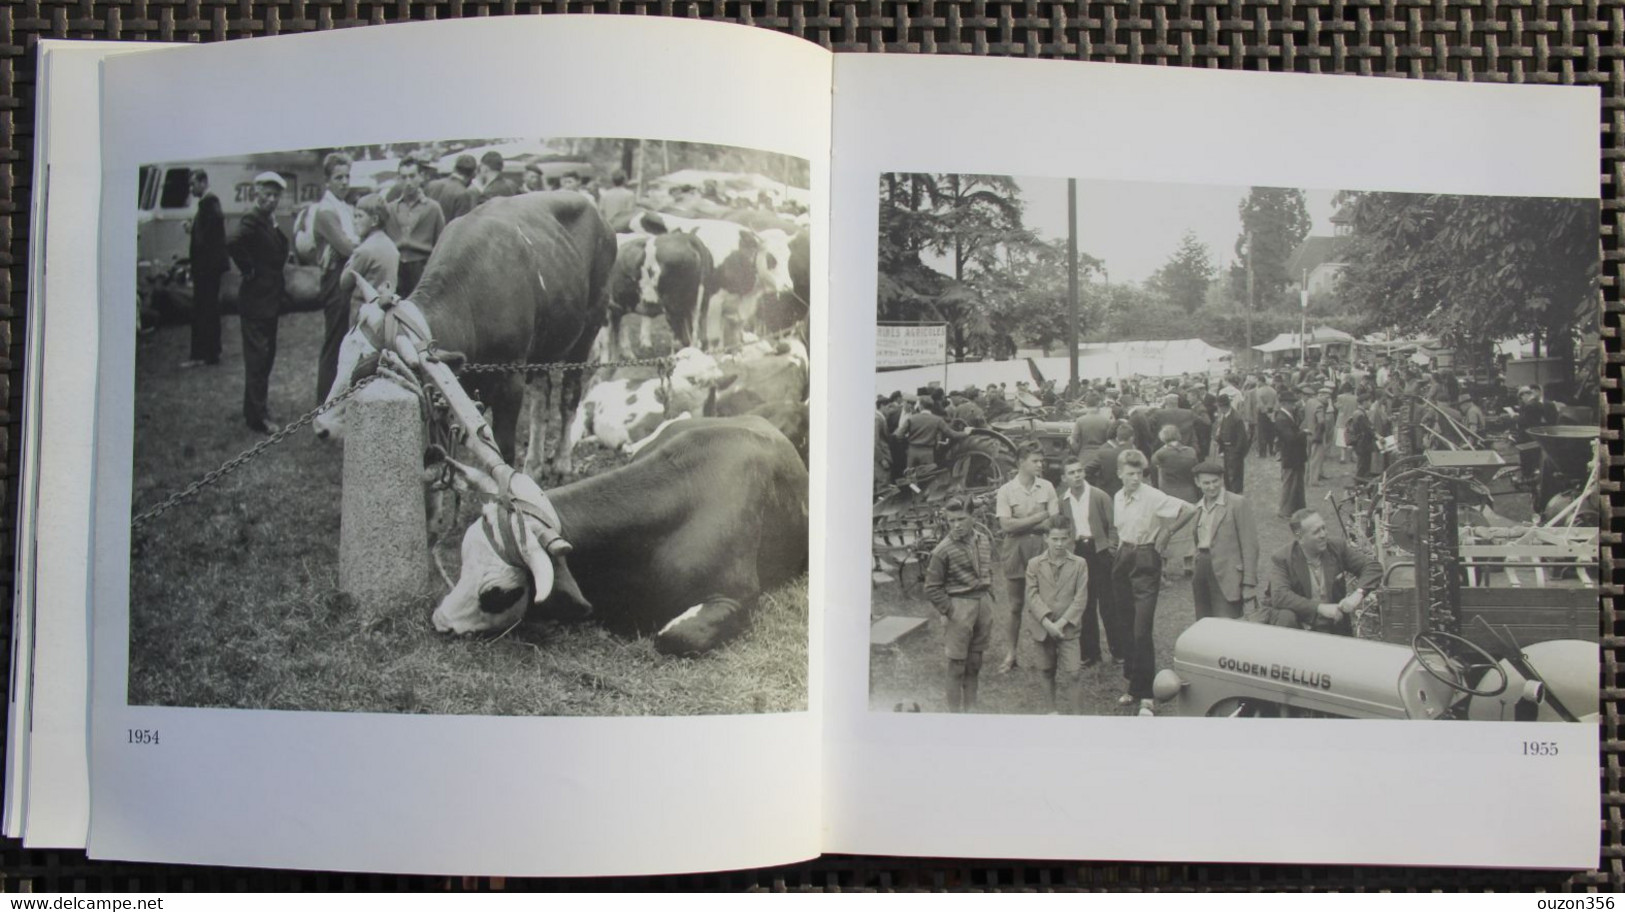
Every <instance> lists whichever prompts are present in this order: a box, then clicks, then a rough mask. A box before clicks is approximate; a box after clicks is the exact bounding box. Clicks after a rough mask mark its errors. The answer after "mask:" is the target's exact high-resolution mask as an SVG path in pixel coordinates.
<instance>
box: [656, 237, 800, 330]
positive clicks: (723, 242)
mask: <svg viewBox="0 0 1625 912" xmlns="http://www.w3.org/2000/svg"><path fill="white" fill-rule="evenodd" d="M628 227H630V228H631V230H632V232H633V233H642V234H649V235H653V236H659V235H662V234H673V233H683V234H690V235H693V236H694V237H695V238H697V239H698V240H699V241H700V242H701V243H702V244H704V245H705V247H706V249H707V250H709V251H710V252H711V263H712V273H711V283H710V284H709V285H708V286H707V288H706V293H705V303H704V304H703V305H702V306H701V313H700V316H699V319H698V321H697V322H698V326H699V341H700V346H701V347H702V348H714V347H717V346H723V347H728V346H733V345H736V344H738V343H739V342H741V341H742V340H743V334H744V333H745V332H754V331H757V330H759V329H760V318H759V315H758V313H757V310H758V309H759V308H760V307H761V305H762V303H763V301H764V300H770V299H771V298H772V297H773V296H775V295H781V294H788V293H792V292H793V291H794V290H795V283H794V281H793V280H792V279H791V276H790V259H791V250H790V236H789V235H787V234H785V233H784V232H783V231H765V232H762V233H757V232H755V231H752V230H751V229H749V228H746V227H744V226H743V225H736V224H734V223H733V222H727V221H722V220H719V219H694V218H682V217H679V216H674V215H666V214H655V213H648V212H645V213H642V214H640V215H639V216H637V217H635V218H633V219H631V220H630V222H629V226H628Z"/></svg>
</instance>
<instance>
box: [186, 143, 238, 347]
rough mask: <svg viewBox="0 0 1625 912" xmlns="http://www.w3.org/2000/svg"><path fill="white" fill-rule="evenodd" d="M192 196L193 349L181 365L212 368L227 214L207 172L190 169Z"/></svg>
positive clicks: (224, 267)
mask: <svg viewBox="0 0 1625 912" xmlns="http://www.w3.org/2000/svg"><path fill="white" fill-rule="evenodd" d="M192 195H193V196H195V197H197V215H195V216H193V217H192V240H191V248H192V249H191V251H190V253H189V256H190V260H191V268H192V350H191V353H190V354H189V355H188V356H187V359H186V360H185V361H182V362H181V367H204V366H210V367H212V366H214V365H216V364H219V363H220V277H221V276H223V275H225V274H226V270H227V269H229V268H230V266H231V264H230V262H229V261H228V260H227V257H226V215H225V213H224V212H223V211H221V209H220V197H218V196H215V195H214V193H213V192H211V191H210V190H209V175H208V172H206V171H203V170H202V169H198V170H196V171H193V172H192Z"/></svg>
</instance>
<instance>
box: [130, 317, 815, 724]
mask: <svg viewBox="0 0 1625 912" xmlns="http://www.w3.org/2000/svg"><path fill="white" fill-rule="evenodd" d="M321 335H322V315H321V314H319V313H300V314H290V315H287V316H285V317H283V319H282V321H281V327H280V335H279V339H278V349H279V350H278V353H277V361H276V369H275V372H274V373H273V375H272V378H271V411H272V413H273V414H274V415H275V416H276V417H277V419H278V420H281V421H288V420H292V419H293V418H295V417H297V416H299V415H300V414H303V413H304V412H305V411H307V410H309V409H310V408H312V407H314V405H315V404H316V391H315V386H316V379H315V375H316V358H317V352H318V349H319V346H320V344H321ZM223 338H224V341H225V350H224V352H223V356H222V359H221V365H220V366H219V367H213V368H197V369H193V370H181V369H179V367H178V364H179V362H180V361H181V360H183V359H184V358H185V357H186V354H187V339H188V330H187V328H186V327H184V326H172V327H166V328H163V329H161V330H159V331H158V332H157V333H154V334H153V335H150V336H145V337H142V338H141V339H140V340H139V343H138V346H139V351H138V355H137V365H136V409H137V415H136V435H135V465H134V473H135V481H134V501H135V510H136V512H137V513H139V512H142V511H144V510H146V509H148V508H149V507H151V506H153V505H154V504H156V503H157V502H159V501H160V500H162V498H163V497H165V496H167V495H168V494H169V493H171V492H174V491H177V490H180V489H181V488H183V487H185V486H186V485H187V484H188V483H190V482H191V481H193V480H194V479H196V478H197V477H199V476H201V475H203V474H204V473H205V472H207V471H209V470H211V469H214V468H215V467H217V466H219V465H220V464H221V463H223V462H225V461H226V460H227V459H229V458H230V457H232V456H235V455H236V454H237V453H239V452H241V451H243V450H245V449H247V448H248V447H250V446H252V445H253V444H255V443H257V442H259V441H260V440H262V439H264V438H262V437H259V436H258V435H255V434H253V433H252V432H250V431H249V430H248V428H247V427H245V426H244V423H243V419H242V405H241V402H242V357H241V350H240V336H239V333H238V329H237V322H236V320H235V319H234V318H227V319H226V321H225V328H224V333H223ZM521 439H523V434H521ZM342 462H343V453H342V449H341V446H340V445H337V444H331V443H322V442H320V441H317V440H316V439H315V437H314V435H312V434H311V433H310V432H309V431H308V430H305V431H302V432H300V433H296V434H294V435H293V436H291V437H290V438H289V439H287V440H286V441H284V442H283V443H282V444H280V445H278V446H276V447H274V448H272V449H271V450H269V451H267V452H266V453H265V454H264V455H263V456H262V457H261V458H258V459H256V460H254V461H253V462H251V463H249V464H248V465H246V466H244V467H243V468H242V469H240V470H239V471H237V472H236V473H234V474H232V475H229V476H227V477H226V478H225V479H223V480H222V481H221V482H220V483H218V484H216V485H213V486H211V487H209V488H207V489H206V490H205V491H204V492H203V493H202V494H201V495H199V496H198V497H196V498H193V499H192V500H190V501H188V502H186V503H185V504H183V505H181V506H178V507H176V508H175V509H173V510H171V511H169V512H168V513H166V514H164V515H163V516H161V517H159V518H158V519H156V520H154V521H152V522H151V523H149V524H148V525H147V526H145V527H143V529H141V530H140V531H139V532H137V534H136V536H135V540H134V546H133V553H132V556H131V573H130V584H131V587H130V588H131V593H130V601H131V604H130V631H131V632H130V672H129V702H130V703H131V704H134V705H165V706H209V707H237V708H253V709H284V710H329V711H364V712H410V713H474V714H482V715H592V716H606V715H688V714H700V713H750V712H785V711H796V710H803V709H805V708H806V705H807V586H806V579H805V577H803V578H802V579H800V580H797V581H795V582H792V583H790V584H788V585H786V586H784V587H782V588H781V589H779V590H778V591H777V592H774V593H770V594H769V595H768V597H766V598H765V599H764V600H763V602H762V605H761V607H760V608H759V610H758V611H757V613H756V616H755V623H754V625H753V626H752V627H751V629H750V630H748V631H747V632H746V633H745V634H743V635H742V636H740V637H739V638H738V639H736V640H735V641H734V642H732V643H730V644H728V645H727V646H725V647H723V648H721V649H719V650H717V651H715V652H713V653H711V654H709V655H706V656H703V657H700V658H695V659H672V658H668V657H664V656H660V655H658V654H656V653H655V651H654V648H653V646H652V644H651V642H650V641H648V640H646V639H632V640H629V639H623V638H619V637H616V636H613V635H611V634H609V633H607V632H605V631H604V630H603V629H601V628H599V627H596V626H593V625H590V624H584V625H573V626H563V625H554V624H547V623H530V622H527V623H524V624H521V625H520V626H518V627H517V628H515V629H514V630H512V631H511V632H509V633H508V634H506V635H505V636H502V637H498V638H494V639H456V638H452V637H448V636H445V635H442V634H438V633H436V632H435V631H434V629H433V627H432V625H431V624H430V622H429V613H430V611H431V610H432V609H433V607H434V604H435V603H436V602H437V601H438V599H439V598H440V597H441V596H442V595H443V594H444V592H445V586H444V584H443V583H441V582H440V581H439V580H438V579H437V580H436V581H435V583H434V585H433V591H430V592H426V593H424V595H423V597H422V598H421V599H419V600H416V601H414V602H411V603H407V604H401V605H397V606H393V607H392V608H391V609H390V610H388V611H381V612H373V613H368V612H364V611H362V610H360V609H359V608H358V607H357V606H356V605H355V603H353V602H352V601H351V600H350V599H349V598H348V597H346V596H345V595H344V594H342V593H341V592H339V591H338V544H339V501H340V497H339V494H340V487H341V477H342V469H343V466H342ZM606 463H607V460H604V459H597V460H591V459H589V460H588V464H595V465H602V464H606ZM457 528H461V526H458V527H457ZM460 537H461V536H460V535H458V536H457V539H458V540H460ZM442 555H443V559H444V560H445V562H446V565H447V570H448V572H451V573H452V574H453V575H455V573H456V570H457V566H456V565H457V554H456V547H455V544H454V543H448V544H446V545H443V546H442Z"/></svg>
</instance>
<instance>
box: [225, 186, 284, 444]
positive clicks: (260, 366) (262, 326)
mask: <svg viewBox="0 0 1625 912" xmlns="http://www.w3.org/2000/svg"><path fill="white" fill-rule="evenodd" d="M287 187H288V182H287V181H285V180H283V179H282V175H280V174H278V173H276V172H275V171H262V172H260V173H259V174H257V175H255V177H254V208H253V209H251V210H250V211H249V212H248V214H247V215H244V216H243V220H242V221H241V222H239V223H238V224H237V230H236V231H235V232H233V233H232V236H231V240H230V242H228V243H227V245H226V249H227V251H228V252H229V253H230V254H231V259H232V261H233V262H235V263H236V264H237V270H238V271H239V272H241V273H242V274H243V288H242V291H241V292H240V293H239V294H238V301H237V310H238V312H239V313H240V316H239V318H238V321H237V322H238V324H239V326H240V327H241V328H242V332H243V419H244V420H245V421H247V422H248V427H249V428H250V429H251V430H253V431H254V432H256V433H259V434H275V433H276V432H277V431H278V430H280V428H278V426H277V423H276V420H275V419H273V418H272V417H271V412H270V404H269V401H268V400H269V398H270V389H271V367H272V365H273V364H275V363H276V330H277V318H278V317H280V316H281V314H282V309H283V306H284V304H285V303H286V302H287V298H288V291H287V284H286V280H285V278H284V277H283V272H282V267H283V266H284V265H285V264H286V263H287V262H288V236H287V235H285V234H283V233H282V230H281V229H280V228H278V227H277V226H276V209H277V204H278V203H280V202H281V201H282V191H283V190H286V189H287Z"/></svg>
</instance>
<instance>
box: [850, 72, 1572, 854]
mask: <svg viewBox="0 0 1625 912" xmlns="http://www.w3.org/2000/svg"><path fill="white" fill-rule="evenodd" d="M836 71H837V72H836V90H837V98H838V99H839V101H838V104H837V106H836V114H835V128H834V133H835V145H836V152H835V155H834V157H833V171H834V175H835V182H834V187H835V199H836V201H837V204H836V214H835V223H836V224H837V225H838V226H840V230H839V232H838V234H837V239H836V245H835V250H834V260H833V265H832V274H833V276H834V281H833V285H832V294H833V295H834V297H835V299H836V300H841V301H849V302H863V303H862V305H861V306H857V305H854V306H852V307H849V308H846V309H844V310H842V311H840V312H838V313H836V314H835V315H834V317H835V321H834V325H833V327H832V339H833V340H835V343H836V345H837V346H838V349H837V350H839V351H841V352H843V356H844V358H845V363H846V365H847V369H846V370H845V371H843V372H842V374H841V375H840V376H839V377H838V378H837V381H836V388H835V389H834V390H833V391H832V395H831V405H832V410H833V413H834V414H837V415H843V416H848V418H849V420H846V421H843V422H840V423H839V426H838V427H836V428H834V429H833V432H832V437H831V444H832V447H831V454H832V457H831V470H832V473H833V477H837V478H847V479H854V480H856V479H862V478H865V477H871V478H873V479H874V482H875V483H874V485H873V487H872V488H870V489H868V490H866V489H865V488H864V486H863V485H862V484H850V485H847V486H845V487H839V488H836V489H833V490H832V491H831V503H830V510H831V517H832V522H834V523H835V524H836V525H837V527H839V528H844V529H850V530H857V529H861V528H863V527H864V526H865V525H866V524H867V525H868V526H869V527H870V529H871V536H869V537H868V539H867V542H868V545H867V547H866V546H865V542H866V538H865V537H864V536H862V535H860V534H856V533H855V532H854V533H853V534H848V535H844V536H835V537H834V539H833V541H834V546H833V547H832V548H831V551H830V555H829V558H830V567H831V576H830V579H831V588H830V599H831V601H830V606H831V610H830V612H829V618H830V634H829V644H830V649H829V651H828V653H827V655H828V658H829V663H830V665H829V676H828V677H829V682H830V683H829V701H830V702H829V716H828V720H829V722H828V729H827V736H826V739H825V744H824V749H825V764H826V771H827V772H826V779H825V787H826V794H827V795H828V796H829V812H828V827H829V834H830V835H829V837H828V841H827V843H826V845H825V848H826V850H828V851H836V852H855V853H891V854H911V855H934V856H969V857H1018V858H1095V859H1122V860H1130V859H1134V860H1142V859H1143V860H1158V861H1214V862H1294V863H1324V864H1428V865H1469V866H1478V865H1507V866H1520V867H1530V866H1534V867H1574V868H1584V867H1589V866H1590V865H1592V864H1594V863H1595V859H1596V828H1597V819H1598V817H1597V814H1598V803H1597V783H1596V751H1597V724H1596V721H1597V712H1598V706H1599V703H1598V693H1597V689H1596V681H1597V671H1598V647H1597V642H1598V627H1599V623H1598V621H1599V619H1598V615H1597V613H1596V611H1597V604H1598V594H1597V593H1598V590H1597V583H1598V579H1599V577H1598V576H1597V554H1598V552H1597V535H1596V533H1597V518H1596V516H1597V506H1596V505H1597V485H1596V478H1597V476H1596V474H1595V465H1596V462H1595V461H1594V451H1593V449H1592V447H1591V444H1592V443H1594V442H1595V439H1596V431H1597V424H1598V417H1597V412H1596V409H1595V403H1596V401H1597V378H1598V376H1600V371H1599V368H1598V365H1597V358H1596V356H1595V352H1597V351H1598V350H1600V342H1599V339H1598V335H1597V333H1598V329H1597V325H1598V324H1597V315H1596V309H1595V308H1596V302H1597V300H1598V299H1597V289H1596V284H1595V281H1596V275H1597V264H1598V260H1597V249H1598V247H1597V238H1598V234H1597V230H1598V229H1597V177H1596V175H1597V162H1596V123H1597V121H1596V116H1597V104H1598V96H1597V94H1596V93H1595V92H1594V91H1590V90H1582V89H1555V88H1535V87H1481V86H1466V85H1453V84H1418V83H1413V82H1401V81H1392V80H1368V79H1355V78H1345V77H1312V76H1271V75H1263V74H1252V73H1228V72H1226V73H1220V72H1200V71H1180V70H1171V69H1163V68H1150V67H1112V66H1103V65H1095V64H1079V63H1061V62H1047V61H1045V62H1039V61H1014V60H973V59H968V58H910V59H899V58H894V57H879V56H854V57H846V58H842V59H841V60H840V61H839V62H838V66H837V68H836ZM967 115H969V116H967ZM1069 201H1070V202H1069ZM1069 245H1075V247H1073V248H1072V249H1071V250H1069ZM1073 250H1075V253H1074V252H1073ZM1537 274H1538V276H1539V277H1538V278H1536V275H1537ZM1074 299H1076V300H1077V301H1078V302H1079V304H1078V307H1077V310H1076V316H1073V313H1074V311H1073V310H1072V308H1071V305H1070V302H1071V301H1072V300H1074ZM871 303H872V305H873V306H871ZM1074 327H1075V329H1074ZM1074 331H1075V332H1076V333H1077V335H1076V336H1073V335H1072V333H1073V332H1074ZM1074 346H1075V347H1074ZM859 416H862V417H864V418H865V420H862V421H860V420H858V419H859ZM866 453H872V454H873V459H872V460H864V459H863V456H864V455H865V454H866ZM866 462H867V463H868V464H867V465H866V464H865V463H866ZM866 497H869V498H870V499H868V500H865V498H866ZM865 552H867V553H865ZM866 571H867V572H866ZM865 606H867V607H868V609H869V610H868V613H867V615H866V613H865V611H864V607H865ZM1491 720H1494V721H1491ZM1514 720H1519V721H1514ZM1523 720H1527V721H1523ZM1536 833H1538V834H1539V836H1538V837H1536V836H1533V835H1532V834H1536Z"/></svg>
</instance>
